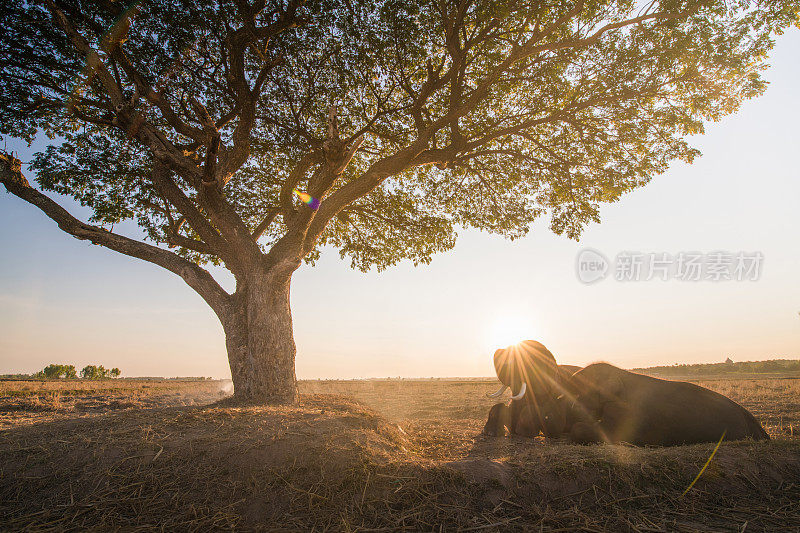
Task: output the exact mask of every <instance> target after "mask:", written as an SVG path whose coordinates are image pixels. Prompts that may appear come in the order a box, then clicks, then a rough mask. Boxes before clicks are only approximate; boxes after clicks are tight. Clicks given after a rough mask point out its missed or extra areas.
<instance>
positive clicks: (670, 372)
mask: <svg viewBox="0 0 800 533" xmlns="http://www.w3.org/2000/svg"><path fill="white" fill-rule="evenodd" d="M631 371H632V372H640V373H643V374H659V375H662V376H701V375H719V374H783V373H794V372H800V360H796V359H772V360H770V361H741V362H733V361H731V360H730V359H728V360H727V361H725V362H724V363H704V364H695V365H679V364H675V365H672V366H651V367H649V368H632V369H631Z"/></svg>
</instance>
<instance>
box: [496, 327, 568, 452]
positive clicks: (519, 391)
mask: <svg viewBox="0 0 800 533" xmlns="http://www.w3.org/2000/svg"><path fill="white" fill-rule="evenodd" d="M494 366H495V370H496V371H497V377H498V378H499V380H500V382H501V383H502V384H503V386H502V387H501V388H500V390H498V391H497V392H495V393H494V394H491V395H490V396H491V397H499V396H500V395H501V394H503V392H504V391H505V390H506V389H507V388H511V391H512V397H511V403H510V404H505V403H498V404H495V405H494V406H493V407H492V408H491V409H490V411H489V417H488V419H487V421H486V424H485V425H484V428H483V433H484V434H485V435H489V436H497V435H501V434H505V428H506V427H507V428H508V429H509V431H510V432H511V434H514V435H521V436H528V437H535V436H536V435H538V434H539V432H542V433H544V435H545V436H558V435H560V434H561V433H562V432H563V429H564V425H565V424H566V410H565V406H564V404H563V402H560V401H559V400H558V397H559V396H560V395H561V393H562V391H563V385H562V383H563V382H564V381H566V380H568V379H569V378H570V377H571V376H572V374H574V373H575V372H576V371H578V370H580V367H577V366H573V365H560V366H559V365H558V364H557V363H556V359H555V357H553V354H552V353H550V350H548V349H547V348H545V346H544V345H543V344H541V343H539V342H537V341H532V340H529V341H524V342H521V343H519V344H516V345H514V346H509V347H508V348H503V349H499V350H497V351H495V353H494Z"/></svg>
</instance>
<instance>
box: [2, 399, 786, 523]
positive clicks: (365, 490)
mask: <svg viewBox="0 0 800 533" xmlns="http://www.w3.org/2000/svg"><path fill="white" fill-rule="evenodd" d="M482 422H483V421H482V420H472V421H468V422H465V421H463V420H461V421H456V420H446V419H443V420H438V421H437V420H432V419H428V420H422V421H418V422H417V423H408V424H400V425H398V423H396V422H394V421H389V420H387V419H385V418H383V417H382V416H379V415H378V414H377V413H376V412H374V411H372V410H371V409H370V408H368V407H366V406H365V405H364V404H362V403H359V402H357V401H354V400H352V399H349V398H347V397H342V396H335V395H312V396H305V397H304V398H303V400H302V402H301V404H300V405H299V406H297V407H223V406H220V405H210V406H205V407H193V406H185V407H170V408H157V409H145V410H133V409H131V410H124V411H119V412H109V413H105V414H102V415H98V416H95V417H89V418H75V419H65V420H56V421H51V422H42V423H38V424H33V425H27V426H22V427H18V428H14V429H8V430H6V431H3V432H0V469H1V470H0V471H1V472H2V476H0V523H2V524H4V528H8V529H13V530H17V529H26V528H27V529H58V530H64V529H83V528H86V527H93V528H99V529H119V528H122V529H152V528H163V529H169V530H208V529H215V528H239V529H275V528H282V529H300V530H310V529H318V530H319V529H323V530H324V529H329V530H330V529H334V530H372V531H375V530H385V531H394V530H403V529H407V530H415V531H418V530H425V531H428V530H434V529H435V530H439V529H440V528H441V529H442V530H463V531H468V530H482V531H492V530H498V531H499V530H503V531H505V530H520V531H522V530H529V529H533V528H536V529H543V530H551V531H553V530H570V531H574V530H578V531H602V530H613V531H626V530H627V531H696V530H704V531H709V530H720V531H733V530H737V531H740V530H741V529H742V527H743V525H744V524H745V523H746V524H747V526H746V528H747V530H748V531H758V530H774V531H786V530H787V528H790V527H796V524H798V523H800V445H799V444H798V443H797V442H796V441H788V440H786V441H780V440H778V441H772V442H767V443H761V442H759V443H753V442H741V443H724V444H723V446H722V448H721V449H720V451H719V452H718V454H717V456H716V457H715V458H714V461H713V462H712V463H711V465H710V466H709V468H708V469H707V470H706V472H705V473H704V475H703V477H702V478H701V479H700V481H699V482H698V483H697V485H696V486H695V487H694V488H693V489H692V491H690V492H689V493H688V494H687V495H686V496H685V497H681V496H680V495H681V493H682V492H683V490H684V489H685V488H686V487H687V486H688V484H689V483H690V482H691V480H692V479H693V478H694V476H695V475H696V474H697V472H698V471H699V469H700V468H701V467H702V465H703V464H704V463H705V461H706V459H707V458H708V456H709V454H710V453H711V451H712V449H713V447H714V446H713V445H696V446H684V447H675V448H652V449H643V448H631V447H625V446H573V445H568V444H565V443H559V442H555V443H552V442H545V441H544V440H543V439H521V438H505V439H490V438H485V437H482V436H478V435H477V434H478V432H479V430H480V426H481V425H482Z"/></svg>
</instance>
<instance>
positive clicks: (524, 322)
mask: <svg viewBox="0 0 800 533" xmlns="http://www.w3.org/2000/svg"><path fill="white" fill-rule="evenodd" d="M536 333H537V331H536V330H535V328H534V326H533V321H532V320H529V319H526V318H525V317H520V316H501V317H497V318H496V319H495V320H494V321H492V322H491V323H490V326H489V328H488V330H487V333H486V347H487V349H489V350H496V349H497V348H505V347H506V346H510V345H512V344H517V343H518V342H521V341H524V340H526V339H535V338H536Z"/></svg>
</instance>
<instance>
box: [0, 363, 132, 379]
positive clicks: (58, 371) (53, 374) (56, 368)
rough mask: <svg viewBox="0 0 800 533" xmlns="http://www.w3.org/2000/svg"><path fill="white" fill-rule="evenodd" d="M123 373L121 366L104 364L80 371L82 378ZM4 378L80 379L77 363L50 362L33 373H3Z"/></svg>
mask: <svg viewBox="0 0 800 533" xmlns="http://www.w3.org/2000/svg"><path fill="white" fill-rule="evenodd" d="M120 374H122V371H121V370H120V369H119V368H116V367H115V368H106V367H104V366H103V365H86V366H85V367H83V368H82V369H81V371H80V378H81V379H111V378H118V377H119V376H120ZM0 378H2V379H78V371H77V370H76V369H75V365H58V364H55V363H53V364H49V365H47V366H46V367H44V368H43V369H41V370H39V371H38V372H34V373H33V374H3V375H2V376H0Z"/></svg>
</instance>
